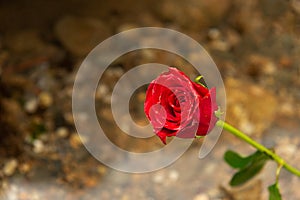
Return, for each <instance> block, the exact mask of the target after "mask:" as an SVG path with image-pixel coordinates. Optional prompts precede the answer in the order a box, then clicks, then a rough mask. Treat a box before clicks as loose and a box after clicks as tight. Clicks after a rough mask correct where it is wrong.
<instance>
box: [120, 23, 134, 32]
mask: <svg viewBox="0 0 300 200" xmlns="http://www.w3.org/2000/svg"><path fill="white" fill-rule="evenodd" d="M134 28H138V26H137V25H136V24H129V23H128V24H122V25H121V26H119V27H118V32H123V31H128V30H130V29H134Z"/></svg>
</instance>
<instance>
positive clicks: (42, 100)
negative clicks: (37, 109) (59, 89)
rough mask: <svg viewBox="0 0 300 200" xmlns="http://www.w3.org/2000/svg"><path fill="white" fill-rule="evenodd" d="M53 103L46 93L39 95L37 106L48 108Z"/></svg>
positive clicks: (50, 96)
mask: <svg viewBox="0 0 300 200" xmlns="http://www.w3.org/2000/svg"><path fill="white" fill-rule="evenodd" d="M52 103H53V97H52V95H51V94H50V93H48V92H41V93H40V94H39V104H40V106H42V107H44V108H48V107H50V106H51V105H52Z"/></svg>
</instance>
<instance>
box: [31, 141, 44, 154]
mask: <svg viewBox="0 0 300 200" xmlns="http://www.w3.org/2000/svg"><path fill="white" fill-rule="evenodd" d="M44 150H45V146H44V143H43V142H42V141H41V140H39V139H36V140H34V141H33V152H34V153H42V152H43V151H44Z"/></svg>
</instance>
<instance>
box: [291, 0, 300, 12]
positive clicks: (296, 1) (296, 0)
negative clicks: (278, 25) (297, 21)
mask: <svg viewBox="0 0 300 200" xmlns="http://www.w3.org/2000/svg"><path fill="white" fill-rule="evenodd" d="M291 5H292V7H293V9H294V10H295V11H296V12H297V13H298V14H300V0H292V1H291Z"/></svg>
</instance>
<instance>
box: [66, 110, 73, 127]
mask: <svg viewBox="0 0 300 200" xmlns="http://www.w3.org/2000/svg"><path fill="white" fill-rule="evenodd" d="M64 119H65V120H66V122H68V123H69V124H74V118H73V114H72V113H71V112H66V113H64Z"/></svg>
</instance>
